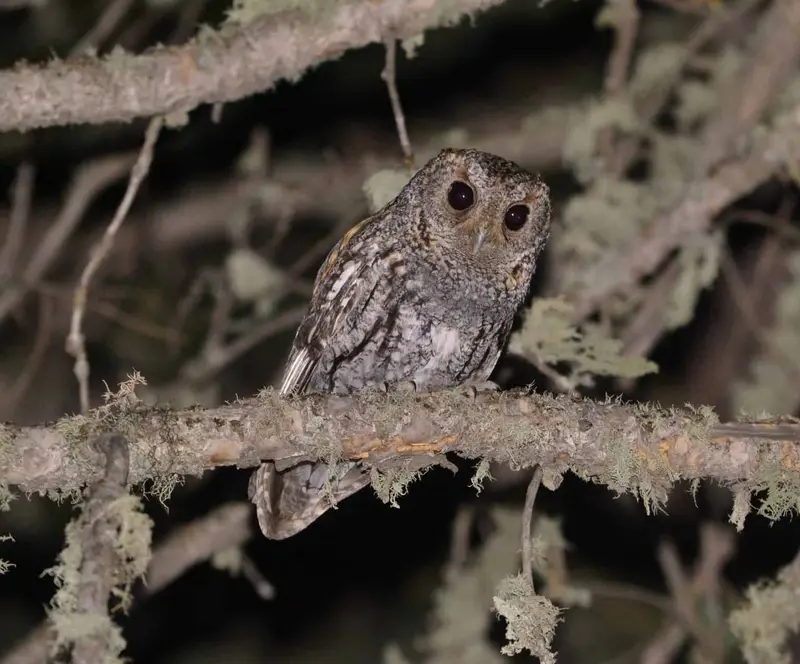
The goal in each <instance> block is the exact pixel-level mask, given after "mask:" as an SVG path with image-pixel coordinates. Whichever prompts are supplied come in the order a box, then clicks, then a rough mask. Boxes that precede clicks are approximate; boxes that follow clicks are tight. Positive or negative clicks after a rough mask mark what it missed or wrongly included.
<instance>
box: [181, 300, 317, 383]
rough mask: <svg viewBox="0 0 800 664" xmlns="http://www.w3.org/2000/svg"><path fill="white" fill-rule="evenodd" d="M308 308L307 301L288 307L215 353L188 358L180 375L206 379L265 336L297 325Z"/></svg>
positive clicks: (188, 378) (193, 379) (196, 381)
mask: <svg viewBox="0 0 800 664" xmlns="http://www.w3.org/2000/svg"><path fill="white" fill-rule="evenodd" d="M307 309H308V307H307V306H306V305H303V306H301V307H294V308H292V309H288V310H286V311H284V312H282V313H279V314H277V315H276V316H274V317H273V318H270V319H269V320H267V321H265V322H264V323H263V324H261V325H258V326H256V327H254V328H253V329H251V330H249V331H248V332H246V333H245V334H242V335H241V336H240V337H238V338H237V339H235V340H233V341H231V342H230V343H229V344H227V345H226V346H225V347H222V348H218V349H217V351H216V352H215V353H214V355H213V356H206V355H201V356H199V357H197V358H195V359H193V360H191V361H189V362H187V363H186V364H185V365H184V366H183V368H182V369H181V376H180V379H181V380H188V381H190V382H193V383H203V382H206V381H207V380H209V379H210V378H212V377H213V376H214V375H215V374H217V373H218V372H219V371H220V370H222V369H223V368H224V367H226V366H227V365H228V364H230V363H231V362H233V361H234V360H236V359H237V358H239V357H241V356H242V355H244V353H246V352H247V351H249V350H250V349H251V348H254V347H255V346H256V345H258V344H260V343H261V342H262V341H263V340H264V339H267V338H269V337H271V336H273V335H275V334H278V333H280V332H284V331H286V330H288V329H291V328H293V327H294V326H296V325H297V324H298V323H300V321H301V320H303V316H305V315H306V310H307Z"/></svg>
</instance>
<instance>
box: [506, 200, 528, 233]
mask: <svg viewBox="0 0 800 664" xmlns="http://www.w3.org/2000/svg"><path fill="white" fill-rule="evenodd" d="M529 213H530V210H528V206H527V205H512V206H511V207H510V208H508V210H506V216H505V217H503V223H504V224H505V225H506V228H508V230H510V231H518V230H519V229H520V228H522V227H523V226H524V225H525V222H526V221H528V214H529Z"/></svg>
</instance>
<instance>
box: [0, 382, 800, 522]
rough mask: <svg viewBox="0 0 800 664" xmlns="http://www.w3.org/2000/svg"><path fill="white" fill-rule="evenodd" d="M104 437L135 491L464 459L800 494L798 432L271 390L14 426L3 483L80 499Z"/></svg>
mask: <svg viewBox="0 0 800 664" xmlns="http://www.w3.org/2000/svg"><path fill="white" fill-rule="evenodd" d="M120 395H121V396H120ZM104 431H117V432H119V433H121V434H122V435H124V436H126V437H127V438H128V439H129V440H130V441H131V451H130V455H131V467H130V479H131V481H132V482H134V483H136V482H141V481H143V480H145V479H147V478H157V479H161V480H168V479H169V478H170V477H173V476H175V475H188V474H199V473H202V472H203V471H205V470H208V469H211V468H214V467H217V466H226V465H238V466H240V467H251V466H255V465H257V464H258V463H259V461H260V460H262V459H270V460H275V461H277V462H278V466H279V467H281V466H283V465H291V463H292V462H298V461H299V460H301V459H303V458H320V459H326V460H329V461H330V460H334V459H337V458H349V459H363V460H370V459H372V458H375V457H376V456H377V455H380V454H383V453H388V452H391V453H394V454H397V455H416V454H423V455H424V454H441V453H445V452H454V453H457V454H460V455H462V456H464V457H467V458H476V459H477V458H482V459H486V460H488V461H496V462H501V463H508V464H511V465H512V466H515V467H526V466H533V465H534V464H536V463H540V464H542V466H543V469H544V471H545V479H546V481H547V482H548V484H549V485H552V484H553V482H554V479H553V478H556V477H558V476H559V475H560V474H561V473H563V472H565V471H567V470H572V471H574V472H575V473H577V474H578V475H579V476H581V477H584V478H586V479H592V480H594V481H598V482H602V483H605V484H607V485H608V486H610V487H611V488H612V489H614V490H618V491H633V492H635V493H637V494H638V495H640V496H641V497H642V498H643V499H644V500H645V502H646V504H648V505H649V504H650V503H652V502H654V501H655V502H658V501H661V500H663V499H664V498H665V497H666V492H667V489H668V488H669V487H670V486H671V484H672V483H673V482H674V481H675V480H677V479H679V478H684V479H695V478H711V479H716V480H718V481H720V482H723V483H725V484H735V485H736V488H737V490H740V491H759V490H763V489H769V491H770V493H769V497H768V498H767V500H766V502H765V503H764V504H763V505H762V508H761V509H762V510H768V511H767V513H768V514H770V515H775V514H780V513H783V512H785V511H786V510H787V509H789V508H793V507H794V506H795V502H796V496H797V495H800V491H798V490H797V489H796V488H797V487H800V444H798V443H800V427H798V426H797V425H793V424H781V423H769V422H763V423H739V424H730V425H720V424H718V423H717V420H716V417H715V416H714V414H713V413H712V412H711V411H710V409H702V408H701V409H697V410H688V409H664V408H660V407H658V406H655V405H645V404H624V403H621V402H619V401H615V400H609V401H605V402H598V401H592V400H589V399H576V398H572V397H567V396H552V395H549V394H528V393H527V392H524V391H521V390H520V391H508V392H502V393H497V394H495V393H483V392H479V393H477V394H475V393H471V392H469V391H466V390H464V389H454V390H444V391H440V392H431V393H421V394H404V393H403V394H400V393H397V394H396V393H391V394H384V393H377V392H375V393H373V392H367V393H363V394H359V395H354V396H347V397H345V396H333V395H309V396H304V397H298V398H293V399H286V398H281V397H279V396H278V395H277V393H276V392H274V391H273V390H271V389H267V390H264V391H263V393H262V394H260V395H259V396H258V397H256V398H252V399H246V400H241V401H237V402H236V403H233V404H229V405H225V406H221V407H219V408H212V409H201V408H196V409H189V410H171V409H169V408H164V407H157V408H151V407H147V406H144V405H143V404H141V403H140V402H138V400H136V398H135V396H133V395H132V388H131V387H130V385H128V386H127V387H124V388H123V389H121V390H120V393H119V394H118V395H115V396H112V397H110V398H109V401H108V403H107V404H106V405H104V406H102V407H100V408H98V409H95V410H93V411H91V412H90V414H89V415H88V416H74V417H66V418H64V419H62V420H60V421H58V422H56V423H54V424H52V425H50V426H37V427H15V426H13V425H5V426H4V427H3V428H2V429H0V481H2V482H4V483H8V484H14V485H17V486H19V488H21V489H23V490H25V491H54V490H60V491H73V490H75V489H78V488H79V487H81V486H82V485H84V484H85V483H86V482H90V481H94V480H95V479H97V478H98V477H99V476H100V475H101V472H102V468H101V465H100V464H99V462H98V461H97V459H95V458H94V457H93V456H92V455H91V454H90V453H89V451H88V450H87V446H86V444H85V441H86V440H87V437H90V436H92V435H96V434H98V433H101V432H104ZM771 438H773V439H775V440H771ZM781 440H782V441H783V442H782V443H781V442H778V441H781ZM371 455H372V456H371Z"/></svg>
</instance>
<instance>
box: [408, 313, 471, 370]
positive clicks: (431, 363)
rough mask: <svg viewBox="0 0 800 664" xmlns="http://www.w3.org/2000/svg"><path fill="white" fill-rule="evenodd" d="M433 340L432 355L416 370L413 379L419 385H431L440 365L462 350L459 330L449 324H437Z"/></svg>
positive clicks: (432, 336)
mask: <svg viewBox="0 0 800 664" xmlns="http://www.w3.org/2000/svg"><path fill="white" fill-rule="evenodd" d="M431 342H432V343H431V346H432V349H433V352H432V353H431V356H430V357H429V358H428V361H427V362H425V364H423V365H422V366H420V367H419V369H417V370H416V371H415V372H414V378H413V380H414V382H415V383H416V384H417V385H430V384H431V382H432V376H436V375H437V374H439V373H440V371H439V369H440V367H442V366H443V365H444V366H446V365H447V364H448V363H449V359H450V358H451V357H452V356H453V355H455V354H457V353H459V352H460V350H461V345H460V344H461V336H460V334H459V332H458V330H456V329H455V328H452V327H448V326H447V325H436V326H435V327H434V328H433V329H432V330H431Z"/></svg>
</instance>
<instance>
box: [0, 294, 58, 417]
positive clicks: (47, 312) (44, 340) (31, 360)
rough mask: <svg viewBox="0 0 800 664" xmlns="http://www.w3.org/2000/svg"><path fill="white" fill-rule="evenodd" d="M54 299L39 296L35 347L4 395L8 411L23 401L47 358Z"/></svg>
mask: <svg viewBox="0 0 800 664" xmlns="http://www.w3.org/2000/svg"><path fill="white" fill-rule="evenodd" d="M54 308H55V306H54V304H53V301H52V300H51V299H50V298H48V297H41V298H39V318H38V320H37V321H36V338H35V339H34V341H33V349H32V350H31V352H30V355H29V356H28V359H27V360H26V361H25V366H24V367H23V368H22V371H20V373H19V375H18V376H17V377H16V379H15V380H14V383H13V384H12V386H11V389H10V390H9V391H8V396H4V397H3V400H4V401H5V402H6V403H5V404H4V406H5V407H6V408H7V409H8V412H11V413H13V412H14V411H15V410H16V408H17V406H19V404H20V402H21V401H22V397H24V396H25V393H26V392H27V391H28V389H30V386H31V384H32V383H33V379H34V377H35V376H36V372H37V371H38V370H39V368H40V366H41V364H42V361H43V360H44V358H45V355H46V353H47V349H48V347H49V346H50V339H51V338H52V336H53V309H54Z"/></svg>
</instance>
